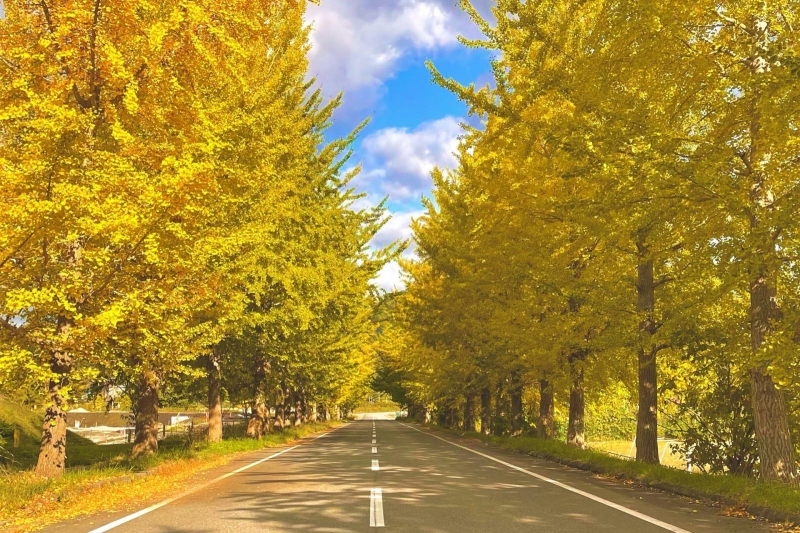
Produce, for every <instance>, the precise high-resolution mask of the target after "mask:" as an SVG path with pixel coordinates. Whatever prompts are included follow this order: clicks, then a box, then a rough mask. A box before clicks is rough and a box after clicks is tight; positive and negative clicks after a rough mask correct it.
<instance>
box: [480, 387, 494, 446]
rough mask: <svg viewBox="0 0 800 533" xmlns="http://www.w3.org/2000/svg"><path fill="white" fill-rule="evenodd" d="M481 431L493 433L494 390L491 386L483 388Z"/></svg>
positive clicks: (485, 433) (487, 433)
mask: <svg viewBox="0 0 800 533" xmlns="http://www.w3.org/2000/svg"><path fill="white" fill-rule="evenodd" d="M481 433H483V434H484V435H490V434H491V433H492V391H491V390H490V389H489V387H484V388H483V389H481Z"/></svg>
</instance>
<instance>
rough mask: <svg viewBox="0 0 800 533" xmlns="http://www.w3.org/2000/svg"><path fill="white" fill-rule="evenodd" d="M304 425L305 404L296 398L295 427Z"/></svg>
mask: <svg viewBox="0 0 800 533" xmlns="http://www.w3.org/2000/svg"><path fill="white" fill-rule="evenodd" d="M302 425H303V404H302V401H301V400H300V398H299V397H295V401H294V426H295V427H298V426H302Z"/></svg>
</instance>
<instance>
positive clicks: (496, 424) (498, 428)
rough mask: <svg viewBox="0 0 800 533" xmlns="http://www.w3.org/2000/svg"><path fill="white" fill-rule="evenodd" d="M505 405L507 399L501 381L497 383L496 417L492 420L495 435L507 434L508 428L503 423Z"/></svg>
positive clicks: (495, 397) (495, 398)
mask: <svg viewBox="0 0 800 533" xmlns="http://www.w3.org/2000/svg"><path fill="white" fill-rule="evenodd" d="M504 403H505V398H504V394H503V381H502V380H499V381H498V382H497V393H496V394H495V396H494V417H493V418H492V423H493V426H492V433H494V434H495V435H504V434H505V433H506V430H507V428H505V427H504V426H505V424H504V423H503V404H504Z"/></svg>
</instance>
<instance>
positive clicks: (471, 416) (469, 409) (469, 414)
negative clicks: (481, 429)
mask: <svg viewBox="0 0 800 533" xmlns="http://www.w3.org/2000/svg"><path fill="white" fill-rule="evenodd" d="M464 431H475V400H474V397H473V396H472V395H471V394H468V395H467V398H466V401H465V402H464Z"/></svg>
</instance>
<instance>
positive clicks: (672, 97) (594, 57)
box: [391, 0, 800, 483]
mask: <svg viewBox="0 0 800 533" xmlns="http://www.w3.org/2000/svg"><path fill="white" fill-rule="evenodd" d="M462 5H463V7H464V9H465V10H466V11H467V12H468V13H469V14H470V16H471V17H472V18H473V20H474V21H475V23H476V24H477V25H478V26H479V27H480V29H481V30H482V31H483V33H484V35H485V40H483V41H464V43H465V44H466V45H467V46H474V47H484V48H487V49H489V50H491V51H496V52H497V54H496V55H495V59H494V60H493V61H492V65H491V66H492V71H493V73H494V77H495V80H494V81H495V86H494V87H484V88H476V87H474V86H469V87H464V86H461V85H460V84H458V83H457V82H455V81H453V80H450V79H447V78H445V77H443V76H442V75H441V74H439V73H438V72H437V71H436V70H435V69H433V75H434V78H435V80H436V81H437V82H438V83H439V84H440V85H442V86H444V87H446V88H448V89H450V90H451V91H452V92H454V93H455V95H456V96H457V97H458V98H459V99H461V100H462V101H464V102H465V103H466V104H467V106H468V107H469V110H470V112H471V113H473V114H475V115H477V116H479V117H480V118H481V119H482V121H483V126H482V127H481V128H478V129H472V128H466V130H465V133H464V136H463V138H462V141H461V147H460V150H459V165H458V168H456V169H453V170H451V171H447V172H443V171H439V170H437V171H435V172H434V182H435V190H434V192H433V197H432V198H431V200H430V201H429V202H428V204H427V212H426V214H425V215H424V216H423V217H421V219H419V220H418V221H417V222H416V223H415V227H414V230H415V242H416V244H417V249H418V255H419V261H417V262H407V263H405V265H404V266H405V269H406V272H407V274H408V279H409V282H410V283H409V286H408V289H407V291H406V292H405V294H403V295H401V296H398V298H397V302H396V306H395V310H394V321H395V323H396V327H397V328H398V329H399V330H401V331H402V333H397V335H396V338H400V339H402V343H401V345H402V346H403V350H404V351H403V352H402V353H403V354H404V355H403V356H399V355H398V356H395V357H393V358H391V361H392V364H393V368H394V371H395V373H396V374H397V375H398V376H401V377H402V380H403V383H404V384H405V387H406V390H408V391H409V394H410V395H411V396H412V398H413V401H415V402H418V403H419V404H420V405H425V406H429V407H430V406H435V408H436V410H437V411H438V412H440V413H445V415H444V417H443V419H442V420H443V421H449V422H451V423H452V422H453V421H455V420H461V421H462V425H463V426H464V427H467V428H471V427H472V422H471V419H470V417H469V416H467V415H466V414H465V415H464V416H463V417H454V416H453V412H454V411H453V410H454V409H456V408H457V407H458V406H469V405H471V402H472V401H473V399H474V398H476V397H481V398H482V411H481V412H482V413H484V415H483V416H482V422H481V430H482V431H489V430H491V429H490V428H489V427H485V426H488V425H489V424H491V425H492V426H493V428H496V429H497V430H502V431H505V432H511V433H516V432H519V431H521V430H522V425H523V424H521V423H520V410H521V409H524V408H521V407H520V405H519V404H520V398H521V397H523V398H528V399H529V401H533V400H538V401H539V405H540V407H539V409H531V410H530V411H528V414H527V416H526V417H525V419H526V423H527V424H531V425H534V426H536V429H537V432H538V434H539V435H541V436H551V435H552V405H553V404H552V401H553V400H552V396H551V394H554V395H555V396H556V398H568V401H567V400H559V401H562V402H567V404H568V412H569V416H568V427H567V428H566V432H565V433H566V437H567V440H568V442H570V443H571V444H573V445H575V446H583V445H584V443H585V429H584V428H585V424H586V420H587V419H586V394H587V391H589V392H592V391H593V390H594V391H595V392H597V391H598V390H599V388H601V387H602V388H605V387H606V386H607V385H608V384H609V383H612V382H613V381H615V380H617V379H621V380H623V382H624V383H625V384H626V385H627V387H628V389H629V390H630V391H631V392H632V397H633V398H638V408H637V409H636V413H637V427H636V445H637V453H636V458H637V459H638V460H641V461H645V462H653V463H655V462H658V460H659V457H658V448H657V437H658V435H659V433H660V430H659V427H658V424H659V417H658V414H659V411H662V412H665V413H668V414H669V415H670V416H679V417H682V418H681V421H682V423H690V424H696V423H697V421H696V420H695V421H694V422H688V421H689V420H690V418H691V417H690V416H689V413H688V411H687V409H688V408H689V406H690V405H696V402H697V401H698V398H699V397H700V396H698V394H702V397H703V398H704V400H702V401H713V402H715V404H716V405H717V408H710V406H706V405H704V406H703V409H699V410H698V411H695V414H697V413H698V412H699V413H700V414H701V416H709V417H715V416H717V414H719V413H721V412H722V411H724V410H725V409H724V404H725V402H728V401H730V402H742V401H745V396H743V394H741V393H744V394H745V395H746V397H747V402H748V405H746V406H745V408H744V409H745V411H747V412H748V413H752V416H753V418H752V420H753V424H754V434H755V440H756V442H757V448H758V457H759V460H758V465H757V470H758V472H759V473H760V475H761V476H762V477H764V478H765V479H770V480H782V481H785V482H787V483H795V482H796V472H795V470H796V464H795V458H794V453H795V443H793V442H792V435H791V433H792V431H791V430H792V427H794V426H792V424H791V419H790V410H789V408H787V398H788V400H789V401H790V402H793V401H794V398H796V397H797V396H796V394H795V392H794V391H795V388H796V386H797V382H796V379H795V377H796V372H793V371H792V369H793V368H795V367H796V365H797V363H798V356H797V354H798V350H797V342H798V337H799V336H798V331H800V330H799V329H798V324H800V321H799V319H800V316H799V315H798V305H797V304H798V295H799V294H800V291H798V288H799V287H798V282H797V280H798V274H800V272H798V269H797V267H798V262H797V260H796V258H797V252H798V244H799V242H798V235H799V233H798V230H800V226H798V219H797V217H796V215H795V214H796V213H797V212H798V208H800V205H799V204H798V201H800V198H799V197H798V195H797V191H798V183H799V182H798V179H797V172H796V170H797V165H798V161H800V160H798V158H797V150H796V144H797V141H798V130H797V128H796V127H795V123H796V122H797V121H798V118H800V117H799V116H798V114H799V112H800V109H798V101H800V100H798V98H797V96H798V94H797V92H798V90H800V78H798V76H797V71H798V69H797V66H796V60H795V57H796V53H795V48H796V39H797V37H798V36H797V33H796V29H795V28H797V27H798V16H800V13H798V10H797V6H796V5H794V4H793V3H792V2H787V1H777V2H770V3H763V2H756V1H752V2H750V1H744V2H742V1H737V2H725V1H723V2H718V1H717V2H704V1H700V2H692V3H690V4H687V3H685V2H677V1H675V2H670V1H668V2H656V1H644V2H642V1H637V2H627V1H623V2H613V3H609V2H606V1H604V0H597V1H589V2H586V1H580V2H577V1H575V2H573V1H570V0H545V1H541V2H523V1H520V0H500V1H499V2H498V3H497V6H496V7H495V8H494V14H495V17H496V24H489V22H487V21H485V20H483V19H481V17H480V16H479V15H478V13H477V12H476V11H475V10H474V9H473V8H472V7H471V5H470V3H469V2H468V1H466V0H465V1H463V2H462ZM720 365H724V366H720ZM712 366H713V367H714V368H716V369H718V370H717V371H715V372H722V370H720V369H722V368H724V369H725V372H724V373H722V374H719V373H716V374H714V375H716V376H719V378H718V379H716V380H711V381H710V382H707V384H706V385H707V388H706V390H705V392H700V391H698V390H697V388H696V387H695V388H694V392H689V390H688V389H689V387H690V386H691V387H694V384H689V383H687V382H686V381H685V380H684V379H683V378H684V377H685V376H686V375H696V374H697V373H698V372H700V371H701V369H703V368H710V367H712ZM726 376H727V377H726ZM743 380H744V381H747V382H749V385H748V386H746V387H745V386H744V385H743V383H744V381H743ZM731 384H738V385H737V386H738V387H741V389H734V388H731V386H732V385H731ZM520 391H522V392H520ZM551 391H552V392H551ZM492 405H493V406H494V413H493V414H494V415H495V416H494V419H491V417H490V415H489V413H490V412H492V408H491V406H492ZM670 405H671V406H672V407H669V406H670ZM675 405H677V406H679V408H678V410H677V411H676V409H675ZM728 407H729V408H730V409H729V410H727V411H726V412H727V413H729V414H728V415H726V416H728V417H733V419H734V420H732V421H731V423H737V422H736V421H737V420H738V421H739V423H742V424H747V423H748V422H747V420H748V416H746V415H743V414H741V413H742V411H741V410H740V409H739V408H738V407H737V406H736V405H729V406H728ZM464 409H465V410H464V412H465V413H467V412H468V410H469V409H471V407H464ZM715 409H716V410H715ZM469 412H471V411H469ZM712 413H716V414H712ZM692 416H694V415H692ZM490 420H491V421H490ZM500 420H506V421H507V422H502V424H501V423H500ZM671 425H672V427H673V429H675V430H676V431H678V430H679V428H678V427H676V425H675V424H671ZM684 430H686V428H685V427H684ZM720 430H721V428H720ZM725 431H728V429H726V430H725ZM731 431H734V432H736V434H737V435H739V433H738V431H739V429H733V430H731ZM746 435H747V432H746V431H745V432H744V433H743V434H742V435H741V438H739V437H735V440H736V439H738V440H739V442H740V443H742V442H744V441H746V439H747V438H748V437H747V436H746ZM690 438H694V437H691V436H690ZM721 438H722V437H721ZM725 438H727V437H725ZM732 438H733V437H732ZM742 439H744V441H743V440H742ZM687 442H688V441H687ZM743 445H744V446H745V448H746V443H745V444H743ZM707 448H708V447H705V448H702V447H697V448H694V449H695V450H697V452H696V453H697V456H696V460H700V461H704V460H709V461H711V459H708V457H709V456H708V455H707V451H708V450H707ZM701 450H704V451H702V454H706V455H702V454H701ZM685 451H686V453H687V454H689V455H691V454H692V453H694V452H692V450H690V449H686V450H685ZM731 453H732V454H734V455H739V456H740V457H739V460H738V463H736V464H741V467H739V466H736V467H735V468H734V466H735V465H734V463H731V462H729V463H728V464H727V466H725V468H727V469H728V470H732V471H749V470H750V468H751V467H750V466H748V464H747V462H748V459H747V458H746V457H744V456H742V453H745V454H746V450H745V449H742V450H737V451H732V452H731ZM714 461H716V459H714ZM723 462H724V460H723ZM715 464H721V463H715Z"/></svg>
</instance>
